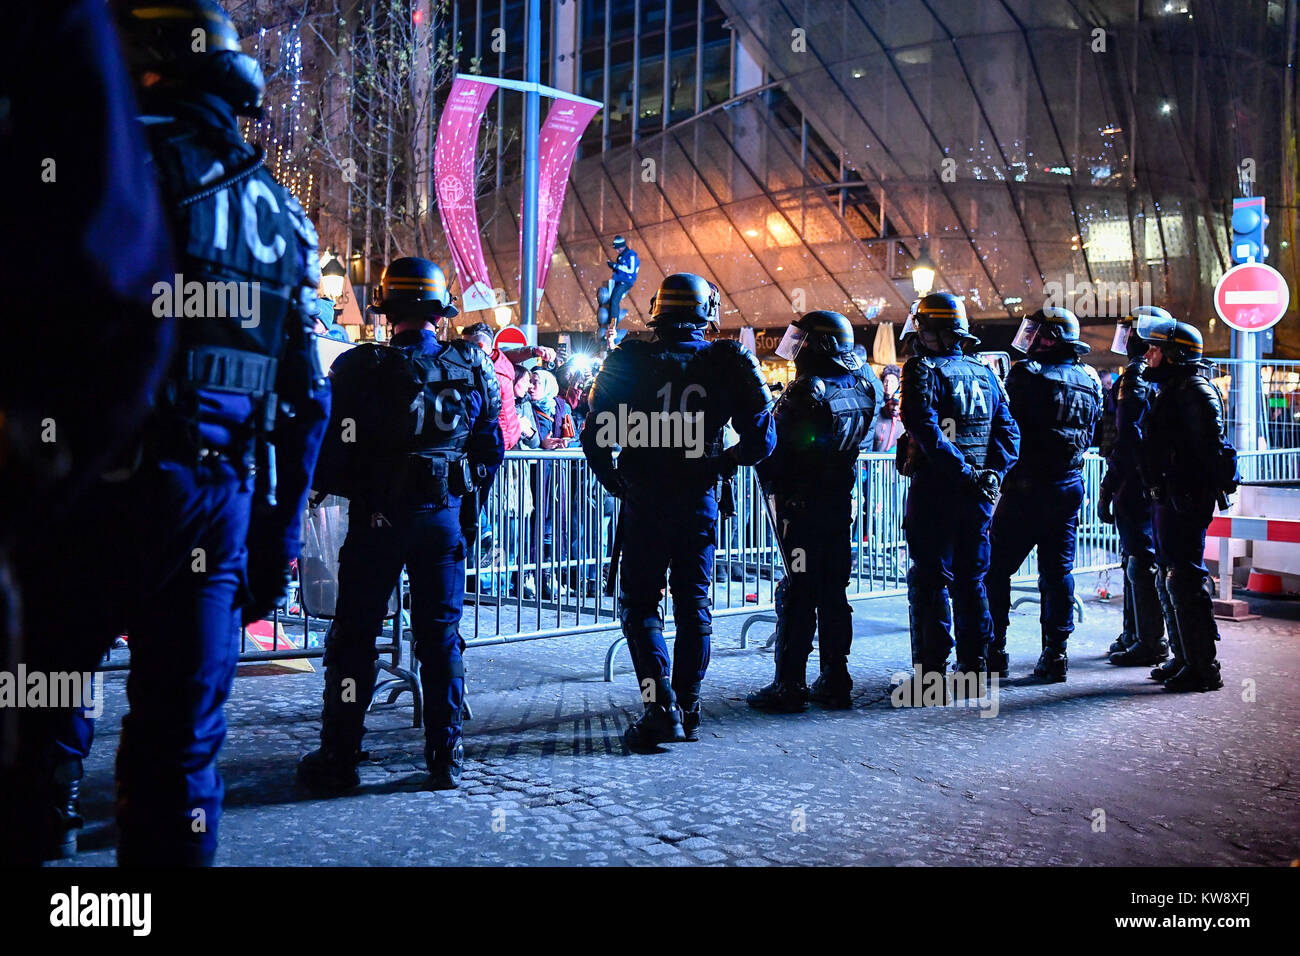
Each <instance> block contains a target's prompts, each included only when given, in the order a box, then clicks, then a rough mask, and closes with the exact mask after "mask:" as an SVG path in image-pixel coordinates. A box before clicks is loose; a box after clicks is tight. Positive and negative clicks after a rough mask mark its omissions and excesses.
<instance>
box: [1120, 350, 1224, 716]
mask: <svg viewBox="0 0 1300 956" xmlns="http://www.w3.org/2000/svg"><path fill="white" fill-rule="evenodd" d="M1145 374H1146V375H1147V376H1148V377H1149V378H1150V379H1152V380H1153V381H1156V382H1158V383H1159V386H1160V388H1159V392H1158V394H1157V395H1156V397H1155V400H1154V401H1153V402H1152V404H1151V408H1150V410H1149V411H1148V412H1147V414H1146V416H1145V418H1144V419H1143V429H1142V440H1141V443H1140V445H1139V446H1138V467H1139V471H1140V474H1141V476H1142V481H1143V484H1144V485H1145V486H1146V488H1147V489H1148V493H1149V495H1150V497H1151V498H1152V500H1153V507H1152V531H1153V538H1154V542H1155V548H1156V563H1157V564H1158V565H1159V568H1160V574H1161V575H1162V576H1163V578H1164V584H1165V590H1164V591H1163V592H1161V597H1162V598H1163V599H1164V601H1165V604H1164V611H1165V624H1166V626H1167V627H1168V630H1169V637H1170V643H1171V644H1172V645H1173V649H1174V659H1173V661H1172V662H1171V663H1170V665H1169V669H1168V670H1165V671H1164V672H1163V673H1157V672H1160V671H1161V670H1162V668H1156V672H1153V674H1152V676H1153V677H1156V678H1157V679H1166V683H1165V686H1166V688H1168V689H1170V690H1215V689H1217V688H1219V687H1221V686H1223V681H1222V678H1221V677H1220V675H1219V662H1218V660H1217V654H1216V651H1215V641H1216V640H1218V636H1219V634H1218V628H1217V626H1216V625H1215V623H1214V608H1213V601H1212V599H1211V597H1210V594H1211V591H1210V589H1209V586H1208V585H1209V571H1208V569H1207V568H1206V566H1205V532H1206V529H1207V528H1208V527H1209V524H1210V520H1211V519H1212V518H1213V517H1214V509H1215V506H1216V502H1217V501H1218V498H1219V496H1220V495H1221V494H1223V493H1228V492H1231V491H1232V490H1234V489H1235V488H1236V471H1237V456H1236V451H1235V450H1234V449H1233V447H1232V446H1231V445H1230V444H1229V443H1228V441H1227V435H1226V428H1225V423H1224V413H1223V399H1222V396H1221V395H1220V394H1219V391H1218V389H1217V388H1216V387H1215V386H1214V384H1213V383H1212V382H1211V381H1210V380H1209V378H1208V377H1207V375H1206V371H1205V366H1204V364H1203V363H1201V362H1190V363H1187V364H1182V365H1175V364H1172V363H1171V362H1170V361H1169V360H1168V358H1166V360H1165V361H1164V362H1162V363H1161V366H1160V367H1159V368H1148V369H1147V370H1146V372H1145Z"/></svg>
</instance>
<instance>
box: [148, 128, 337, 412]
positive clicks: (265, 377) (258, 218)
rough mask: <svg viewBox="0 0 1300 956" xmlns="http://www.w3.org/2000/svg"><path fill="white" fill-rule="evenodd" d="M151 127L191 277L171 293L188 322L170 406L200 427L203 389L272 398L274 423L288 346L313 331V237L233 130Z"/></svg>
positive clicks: (181, 329)
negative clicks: (199, 396)
mask: <svg viewBox="0 0 1300 956" xmlns="http://www.w3.org/2000/svg"><path fill="white" fill-rule="evenodd" d="M156 119H157V118H151V120H149V121H147V125H146V133H147V134H148V136H149V139H150V143H151V146H152V149H153V156H154V161H155V162H156V163H157V164H158V166H159V170H160V173H161V177H160V179H161V185H162V187H163V190H164V193H165V195H166V197H167V205H168V207H169V211H170V214H171V219H172V229H173V237H174V240H175V243H176V246H177V248H178V251H179V252H180V253H181V254H182V256H183V258H182V268H183V270H184V271H183V272H182V273H181V274H180V275H179V276H178V277H175V279H174V281H175V283H176V285H177V288H175V289H174V291H173V293H172V294H173V301H174V303H175V304H177V305H178V306H179V307H180V308H179V309H178V313H179V314H180V315H182V316H183V317H184V318H185V321H181V322H178V323H177V328H178V333H179V334H178V338H179V341H178V344H177V355H176V360H175V363H174V366H173V373H172V376H171V382H170V385H169V393H170V394H169V398H170V399H171V404H172V406H173V407H175V408H179V409H181V411H182V413H183V414H184V415H186V416H187V417H193V416H195V415H196V414H197V412H196V409H194V408H193V405H194V404H195V398H194V396H195V394H196V393H197V391H198V390H200V389H202V390H207V391H213V392H228V393H235V394H240V395H247V396H250V397H252V398H254V399H259V398H261V399H266V398H271V399H272V400H271V401H269V402H266V403H265V404H264V408H265V409H266V410H267V414H268V416H270V415H273V414H274V404H275V403H274V400H273V399H274V391H275V380H276V371H277V362H278V360H279V359H280V358H282V357H283V355H284V353H285V351H286V348H287V347H290V345H291V344H295V345H297V346H298V347H299V348H304V347H309V346H310V339H309V336H310V332H311V330H312V329H313V328H314V324H315V322H314V320H315V301H316V286H317V284H318V283H319V279H320V272H319V264H318V262H317V258H316V244H317V237H316V230H315V227H314V226H312V224H311V222H310V220H308V219H307V215H306V213H305V212H304V211H303V208H302V206H301V205H299V203H298V201H297V200H296V199H295V198H294V197H293V195H292V194H290V193H289V192H288V191H287V190H286V189H284V187H282V186H281V185H280V184H279V183H277V182H276V181H275V179H274V178H273V177H272V176H271V174H270V173H269V172H268V171H267V170H266V168H265V167H264V166H263V165H262V151H261V149H260V148H257V149H255V148H253V147H251V146H249V145H248V144H247V143H244V142H243V141H242V140H239V141H235V140H234V139H233V138H232V132H233V131H230V130H220V131H216V130H212V129H210V128H207V127H201V126H198V125H194V124H191V123H189V122H185V121H180V120H174V121H163V122H158V121H156ZM168 279H169V280H172V279H173V277H170V276H169V277H168ZM191 283H200V284H201V286H194V285H190V284H191ZM199 290H201V291H199ZM195 293H197V295H201V299H199V298H197V297H196V294H195ZM254 310H255V311H254ZM308 350H309V351H310V352H311V354H312V355H313V356H314V355H315V350H314V349H310V348H309V349H308ZM313 360H314V359H313ZM313 375H314V377H315V378H320V377H321V376H320V370H319V367H316V368H315V369H313ZM268 427H269V425H268Z"/></svg>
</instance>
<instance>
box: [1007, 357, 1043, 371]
mask: <svg viewBox="0 0 1300 956" xmlns="http://www.w3.org/2000/svg"><path fill="white" fill-rule="evenodd" d="M1016 369H1022V370H1023V371H1021V373H1020V374H1021V375H1041V374H1043V363H1042V362H1040V361H1038V359H1024V360H1022V361H1019V362H1017V363H1016V364H1015V365H1013V366H1011V371H1012V372H1014V371H1015V370H1016ZM1007 374H1010V373H1007Z"/></svg>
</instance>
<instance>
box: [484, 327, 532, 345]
mask: <svg viewBox="0 0 1300 956" xmlns="http://www.w3.org/2000/svg"><path fill="white" fill-rule="evenodd" d="M492 344H493V345H494V346H496V347H497V348H499V349H521V348H523V347H524V346H525V345H527V344H528V337H527V336H525V335H524V330H523V329H521V328H520V327H519V326H517V325H507V326H506V327H505V328H504V329H502V330H501V331H499V332H498V333H497V334H496V338H494V339H493V340H492Z"/></svg>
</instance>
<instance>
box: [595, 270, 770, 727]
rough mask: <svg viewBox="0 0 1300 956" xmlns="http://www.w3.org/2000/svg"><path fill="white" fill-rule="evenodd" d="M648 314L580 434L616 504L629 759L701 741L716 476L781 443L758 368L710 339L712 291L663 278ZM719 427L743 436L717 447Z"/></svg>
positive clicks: (607, 375) (740, 350)
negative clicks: (632, 693)
mask: <svg viewBox="0 0 1300 956" xmlns="http://www.w3.org/2000/svg"><path fill="white" fill-rule="evenodd" d="M650 316H651V321H650V325H651V327H652V328H653V329H654V330H655V337H654V339H653V341H648V342H644V341H629V342H625V343H624V344H623V345H621V346H620V347H618V348H616V349H614V351H612V352H611V353H610V355H609V357H608V358H607V359H606V360H605V364H604V365H603V366H602V368H601V370H600V374H599V375H598V376H597V377H596V381H595V384H594V385H593V387H592V392H591V402H590V411H589V412H588V413H587V420H586V425H585V427H584V428H583V429H582V448H583V451H584V452H585V453H586V456H587V460H588V461H589V462H590V463H591V467H592V470H593V471H595V473H596V477H597V479H598V480H599V481H600V483H601V484H602V485H603V486H604V487H605V488H606V489H607V490H608V491H609V492H610V493H611V494H613V495H615V496H616V497H618V498H621V499H622V502H623V506H622V513H621V514H620V517H619V521H620V522H621V527H622V572H621V587H620V589H619V619H620V621H621V622H622V625H623V634H624V636H625V637H626V638H627V644H628V650H629V651H630V652H631V655H632V663H633V666H634V667H635V668H636V675H637V680H638V681H639V683H640V686H641V697H642V701H643V703H644V704H645V713H644V714H643V715H642V716H641V718H640V719H639V720H637V721H636V722H635V723H634V724H633V725H632V726H631V727H630V728H628V730H627V732H626V733H625V734H624V738H623V739H624V741H625V743H626V744H627V746H628V749H629V750H632V751H634V752H645V751H650V750H654V749H655V748H656V746H657V745H658V744H660V743H667V742H670V741H681V740H697V739H699V724H700V686H701V683H702V682H703V680H704V673H705V670H706V669H707V667H708V664H709V639H710V636H711V634H712V632H713V617H712V614H711V613H710V608H709V588H710V584H711V582H712V581H713V553H714V545H715V541H716V535H717V526H718V499H717V492H716V486H717V484H718V478H719V476H728V477H729V476H731V475H733V474H735V471H736V469H737V467H738V466H740V465H752V464H754V463H756V462H758V461H761V460H762V459H763V458H766V457H767V456H768V455H769V454H771V452H772V448H773V447H774V446H775V444H776V429H775V426H774V425H773V423H772V395H771V393H770V392H769V391H768V389H767V384H766V382H765V381H764V379H763V375H762V372H760V371H759V368H758V362H757V360H756V359H755V358H754V356H753V355H752V354H751V353H750V352H749V351H748V350H746V349H745V348H744V347H743V346H741V345H740V344H739V343H737V342H735V341H732V340H727V339H720V340H717V341H714V342H708V341H706V340H705V337H704V330H705V328H706V327H708V326H709V325H710V324H712V323H715V322H716V321H717V316H718V291H717V289H716V288H715V287H714V286H713V284H712V283H710V282H707V281H706V280H704V279H703V278H701V277H700V276H697V275H693V274H691V273H678V274H675V275H670V276H668V277H667V278H665V279H664V281H663V284H662V285H661V286H660V287H659V291H658V292H657V293H656V294H655V296H654V299H653V301H652V302H651V305H650ZM620 420H621V422H622V423H626V434H622V433H621V432H622V431H623V430H624V428H623V426H622V425H621V424H620ZM728 421H730V422H731V423H732V426H733V427H734V428H735V430H736V432H737V433H738V434H739V436H740V441H739V443H738V444H736V445H733V446H732V447H730V448H728V449H726V450H725V451H724V450H723V442H722V433H723V426H724V425H725V424H726V423H727V422H728ZM665 437H666V438H667V439H668V440H666V441H660V440H658V439H660V438H665ZM616 450H618V460H617V467H615V460H614V452H615V451H616ZM665 575H667V576H668V583H669V585H670V587H671V589H672V597H673V616H674V618H675V620H676V624H677V642H676V648H675V659H674V660H673V661H671V663H670V660H669V656H668V647H667V645H666V644H665V643H664V636H663V626H664V622H663V615H662V613H661V612H660V608H659V602H660V598H661V596H662V594H663V590H664V578H665ZM670 675H671V676H670Z"/></svg>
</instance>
